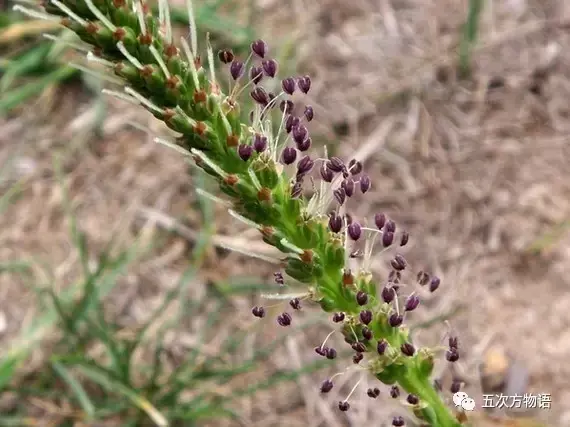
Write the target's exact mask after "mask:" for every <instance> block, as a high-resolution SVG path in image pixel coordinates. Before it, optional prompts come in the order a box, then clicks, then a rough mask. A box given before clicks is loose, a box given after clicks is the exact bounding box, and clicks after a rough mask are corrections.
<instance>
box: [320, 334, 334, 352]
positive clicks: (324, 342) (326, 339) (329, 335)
mask: <svg viewBox="0 0 570 427" xmlns="http://www.w3.org/2000/svg"><path fill="white" fill-rule="evenodd" d="M335 332H336V331H332V332H331V333H330V334H328V335H327V337H326V338H325V340H324V341H323V343H322V344H321V350H322V349H323V347H324V346H325V344H326V343H327V341H328V339H329V338H330V337H331V336H332V334H334V333H335Z"/></svg>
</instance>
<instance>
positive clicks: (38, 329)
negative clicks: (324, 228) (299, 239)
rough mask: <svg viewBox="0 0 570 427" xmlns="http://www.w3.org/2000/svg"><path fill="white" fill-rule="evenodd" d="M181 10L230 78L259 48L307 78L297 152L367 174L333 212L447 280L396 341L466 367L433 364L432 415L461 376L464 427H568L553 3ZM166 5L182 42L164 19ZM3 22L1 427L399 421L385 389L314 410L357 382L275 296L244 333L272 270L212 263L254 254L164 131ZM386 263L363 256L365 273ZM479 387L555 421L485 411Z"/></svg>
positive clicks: (29, 34) (246, 262) (68, 58)
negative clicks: (305, 130)
mask: <svg viewBox="0 0 570 427" xmlns="http://www.w3.org/2000/svg"><path fill="white" fill-rule="evenodd" d="M195 3H196V14H197V20H198V26H199V30H200V34H201V35H202V36H204V34H205V33H206V32H207V31H208V32H210V33H211V38H212V42H213V44H214V47H215V49H221V48H232V49H233V51H234V52H235V53H236V55H238V57H241V58H244V59H245V58H246V57H247V55H248V52H249V44H250V42H251V41H252V40H255V39H257V38H263V39H264V40H266V41H267V42H268V44H269V47H270V55H271V56H272V57H274V58H276V59H277V60H278V62H279V64H280V76H281V77H282V78H283V77H286V76H289V75H302V74H305V73H308V74H310V75H311V76H312V81H313V85H312V88H311V91H310V92H309V94H308V95H307V96H305V97H304V98H303V99H302V102H304V103H308V104H311V105H312V106H313V107H314V109H315V120H314V121H313V122H312V123H311V126H310V130H311V133H312V136H313V140H314V141H315V143H316V144H317V146H323V145H327V147H328V150H329V153H330V154H334V155H337V156H340V157H342V158H344V159H350V158H353V157H355V156H356V157H358V158H360V159H362V160H363V161H364V165H365V170H366V171H367V173H368V174H369V175H370V176H371V178H372V190H371V191H370V192H369V193H367V195H366V197H363V198H360V199H359V200H358V202H357V203H355V204H353V205H352V206H351V211H352V212H353V213H354V215H356V216H358V217H359V218H364V217H368V218H372V217H373V215H374V214H375V213H377V212H384V213H385V214H386V215H388V216H389V217H390V218H392V219H394V220H395V221H396V223H397V224H398V227H402V228H405V229H407V230H409V231H410V233H411V236H412V237H411V241H410V244H409V245H408V246H407V247H406V248H405V249H406V251H405V255H406V257H407V258H408V259H409V262H410V264H411V266H412V268H413V269H414V270H415V271H418V270H420V269H426V270H429V271H432V272H434V273H436V274H438V275H439V276H440V277H441V278H442V285H441V287H440V289H439V290H438V291H437V292H435V293H434V294H430V295H423V299H422V302H423V304H422V305H421V306H420V309H419V310H418V312H417V313H416V312H414V316H412V317H410V322H411V326H412V328H413V333H414V340H415V341H417V342H418V343H419V344H421V345H428V346H438V345H441V344H443V345H445V343H446V341H445V339H446V334H449V333H450V332H452V333H454V334H457V335H458V336H459V340H460V349H461V355H462V358H461V360H460V361H459V362H458V363H457V364H456V365H454V369H453V370H451V369H450V367H449V366H448V364H446V363H443V360H441V361H440V362H441V363H438V365H437V366H436V376H435V378H437V379H439V380H440V381H441V383H442V387H443V389H444V393H445V395H446V396H447V398H449V400H450V401H451V393H450V392H449V391H448V390H449V386H450V384H451V382H452V380H453V379H457V380H460V381H461V382H462V383H463V389H464V390H465V391H466V392H467V393H468V394H469V395H470V396H471V397H473V398H474V399H475V400H476V404H477V406H476V409H475V411H474V413H473V414H472V416H471V419H472V420H473V422H474V423H475V425H481V426H492V425H501V426H517V427H518V426H520V427H523V426H527V427H530V426H538V425H548V426H570V403H569V402H570V385H569V382H568V378H569V377H570V363H569V362H568V358H569V356H570V310H569V307H570V291H569V285H570V236H569V235H568V225H570V222H569V214H570V179H569V178H570V172H569V168H568V161H569V160H570V148H569V147H568V142H569V136H568V134H569V130H570V107H569V106H568V99H570V71H569V70H570V68H569V66H570V53H569V52H570V49H569V42H570V38H569V35H570V3H568V2H565V1H564V0H542V1H540V0H536V1H533V0H503V1H483V0H470V1H468V0H431V1H429V0H353V1H351V2H348V3H347V2H344V1H340V0H314V1H306V0H290V1H285V2H278V1H275V0H225V1H222V0H210V1H200V2H195ZM151 4H152V5H153V6H156V5H155V4H154V3H153V2H151ZM170 4H171V7H172V13H171V14H172V18H173V20H174V21H175V22H176V23H177V32H178V33H179V35H187V33H188V30H187V18H186V14H185V11H184V9H185V6H184V3H183V2H182V1H178V0H170ZM12 6H13V3H11V2H9V1H8V2H7V1H6V0H4V1H2V2H0V8H1V12H0V55H1V59H0V129H1V131H0V214H1V215H0V425H1V426H28V425H29V426H152V425H168V423H170V425H172V426H276V427H277V426H279V427H286V426H307V427H309V426H311V427H317V426H325V425H326V426H353V425H354V426H356V425H358V426H363V425H374V426H381V425H389V423H390V420H391V417H392V416H394V415H398V414H401V415H407V410H405V409H404V408H402V405H401V404H400V403H399V402H397V401H394V400H393V399H390V398H389V397H388V394H389V393H388V388H387V387H383V388H381V397H380V398H378V399H376V400H373V399H370V398H368V397H367V396H366V389H367V388H368V386H374V385H376V384H375V382H374V381H372V380H371V379H370V378H369V377H367V376H366V375H365V374H363V373H362V372H359V371H354V372H351V373H350V374H346V375H343V376H342V377H339V378H338V382H337V386H336V387H335V389H334V390H333V391H331V392H330V393H329V394H328V395H322V394H320V393H319V392H318V389H319V386H320V383H321V382H322V380H324V379H325V378H327V377H328V376H330V375H332V374H334V373H335V372H339V371H341V370H343V369H344V368H345V367H347V366H349V365H350V364H351V363H352V362H351V361H350V357H349V356H347V355H342V354H340V355H339V356H338V357H337V359H336V360H334V361H329V360H326V359H323V358H319V357H318V356H317V355H316V354H315V353H314V351H313V348H314V347H315V346H317V345H320V344H321V343H322V340H323V339H324V338H325V337H326V335H327V334H328V333H329V332H330V331H331V325H330V322H329V319H327V317H326V316H325V315H324V314H323V313H322V312H320V311H319V310H318V309H316V308H311V307H306V308H305V309H304V310H303V312H302V315H300V316H298V317H296V318H295V322H294V325H293V326H292V329H283V328H280V327H278V326H277V324H276V322H275V319H274V317H275V315H277V314H278V313H279V312H281V311H282V310H283V308H284V306H286V303H284V304H282V305H281V306H279V305H277V306H275V307H272V308H269V309H268V310H269V315H268V316H267V317H266V318H265V319H263V320H261V321H259V320H258V319H254V318H253V317H252V316H251V313H250V310H251V307H252V306H253V305H255V304H258V303H259V295H260V293H261V292H275V291H277V289H278V286H277V285H276V284H275V282H274V280H273V272H274V271H276V269H277V266H275V265H272V264H271V263H268V262H264V261H261V260H259V259H250V258H247V257H244V256H243V255H241V254H240V253H236V252H233V251H229V250H227V249H224V248H227V247H235V248H238V249H240V250H241V251H242V252H243V251H255V252H258V253H262V254H263V253H265V251H268V250H269V248H267V247H265V246H264V244H263V243H262V242H260V241H259V240H258V236H257V233H255V232H254V233H253V234H248V233H250V232H251V231H249V230H246V229H244V228H243V226H242V225H241V224H239V223H236V222H235V221H234V220H232V219H231V217H229V215H228V214H227V213H226V212H225V210H224V209H223V207H221V206H217V205H216V204H214V203H212V202H211V201H209V200H205V199H203V198H198V197H196V194H195V191H194V189H195V187H197V186H199V187H202V188H206V189H210V190H211V191H215V189H212V185H211V184H212V183H211V182H209V181H208V180H207V179H205V178H204V176H202V175H201V174H198V173H196V172H195V171H193V170H191V169H189V167H188V165H187V163H186V162H185V161H184V159H183V158H182V157H181V156H180V155H179V154H177V153H176V152H174V151H173V150H170V149H168V148H166V147H164V146H160V145H157V144H156V143H154V142H153V136H156V135H167V131H166V130H165V129H164V128H163V127H161V126H160V123H158V122H157V121H156V120H154V119H153V118H151V117H150V115H149V114H147V113H146V112H144V111H142V110H141V109H140V108H137V107H134V106H131V105H129V104H127V103H125V102H123V101H120V100H117V99H114V98H112V97H109V96H106V95H104V94H102V93H101V90H102V88H104V87H109V85H111V86H112V83H106V82H103V81H101V79H100V78H98V77H97V76H95V75H93V74H92V73H90V72H87V71H86V70H88V69H92V70H95V72H97V68H96V67H95V68H94V67H93V64H91V63H89V64H88V63H87V61H86V60H85V58H84V55H81V54H78V53H77V52H76V51H74V50H73V49H72V47H71V45H72V44H73V43H74V40H75V39H74V36H73V34H70V33H68V32H66V31H62V30H61V29H60V28H58V27H57V26H54V25H53V24H51V23H49V22H46V21H41V20H35V19H29V18H24V17H23V15H21V14H20V13H16V12H13V11H12ZM44 34H51V35H53V36H56V37H57V38H58V39H59V41H57V42H55V43H54V42H53V41H51V40H48V39H46V37H45V36H44ZM203 42H204V40H201V41H200V43H201V46H205V44H204V43H203ZM70 64H71V65H70ZM219 73H220V75H225V74H227V70H225V69H220V70H219ZM243 110H244V111H245V112H246V113H247V111H248V108H246V107H245V108H243ZM388 260H389V258H386V256H380V255H379V256H378V257H376V258H375V259H374V262H373V264H372V268H373V270H374V272H375V273H376V274H377V275H378V277H379V278H381V279H380V280H383V279H382V278H383V277H384V275H385V274H386V272H387V271H388V270H387V269H386V264H387V261H388ZM330 340H331V341H329V342H330V343H334V344H335V345H336V346H337V347H338V348H340V349H342V348H344V346H343V345H342V339H341V338H340V337H338V336H335V335H333V336H332V337H331V338H330ZM441 359H443V357H442V358H441ZM358 380H361V381H362V382H361V385H360V387H359V388H358V389H357V390H356V392H355V393H354V394H353V396H352V398H351V406H352V408H351V411H349V412H347V413H341V412H339V411H338V410H336V405H337V402H338V401H339V400H343V399H344V398H345V397H346V395H347V394H348V392H349V391H350V389H351V388H352V386H353V385H354V384H355V383H356V382H357V381H358ZM486 393H492V394H500V393H504V394H505V395H509V396H513V395H515V394H520V395H522V394H524V393H532V394H533V395H535V396H536V395H538V394H539V393H541V394H543V395H544V394H546V395H549V396H550V397H551V400H552V403H551V407H550V409H546V408H542V409H540V408H534V409H533V408H530V407H528V408H526V409H525V410H519V411H513V410H506V409H507V408H502V409H495V410H493V411H491V410H488V409H485V408H482V405H483V403H484V402H483V394H486ZM523 409H524V408H523ZM490 412H492V414H491V413H490ZM513 412H517V413H513ZM507 416H508V417H510V418H509V419H508V420H506V419H505V418H504V417H507ZM408 422H409V423H410V425H414V424H413V421H412V420H408ZM540 423H543V424H540Z"/></svg>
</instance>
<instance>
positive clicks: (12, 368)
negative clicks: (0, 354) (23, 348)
mask: <svg viewBox="0 0 570 427" xmlns="http://www.w3.org/2000/svg"><path fill="white" fill-rule="evenodd" d="M23 361H24V358H22V357H18V356H12V357H10V356H8V357H4V358H2V360H1V361H0V390H3V389H4V388H5V387H6V386H7V385H8V384H9V383H10V381H12V378H13V377H14V374H15V373H16V369H17V368H18V365H19V364H20V363H21V362H23Z"/></svg>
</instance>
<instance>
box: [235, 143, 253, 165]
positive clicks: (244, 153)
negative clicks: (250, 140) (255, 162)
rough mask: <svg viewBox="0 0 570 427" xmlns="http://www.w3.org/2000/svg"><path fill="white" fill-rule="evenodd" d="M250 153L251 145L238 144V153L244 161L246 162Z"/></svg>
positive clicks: (251, 150)
mask: <svg viewBox="0 0 570 427" xmlns="http://www.w3.org/2000/svg"><path fill="white" fill-rule="evenodd" d="M252 154H253V147H252V146H251V145H246V144H240V146H239V147H238V155H239V157H240V158H241V159H242V160H243V161H244V162H247V161H248V160H249V158H250V157H251V155H252Z"/></svg>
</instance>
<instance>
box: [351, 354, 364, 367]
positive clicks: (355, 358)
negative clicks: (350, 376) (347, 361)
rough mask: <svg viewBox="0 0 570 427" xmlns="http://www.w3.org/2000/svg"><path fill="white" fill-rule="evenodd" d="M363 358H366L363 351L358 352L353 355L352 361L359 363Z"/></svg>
mask: <svg viewBox="0 0 570 427" xmlns="http://www.w3.org/2000/svg"><path fill="white" fill-rule="evenodd" d="M362 359H364V355H363V354H362V353H356V354H355V355H354V356H352V362H353V363H354V364H355V365H358V364H359V363H360V362H361V361H362Z"/></svg>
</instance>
